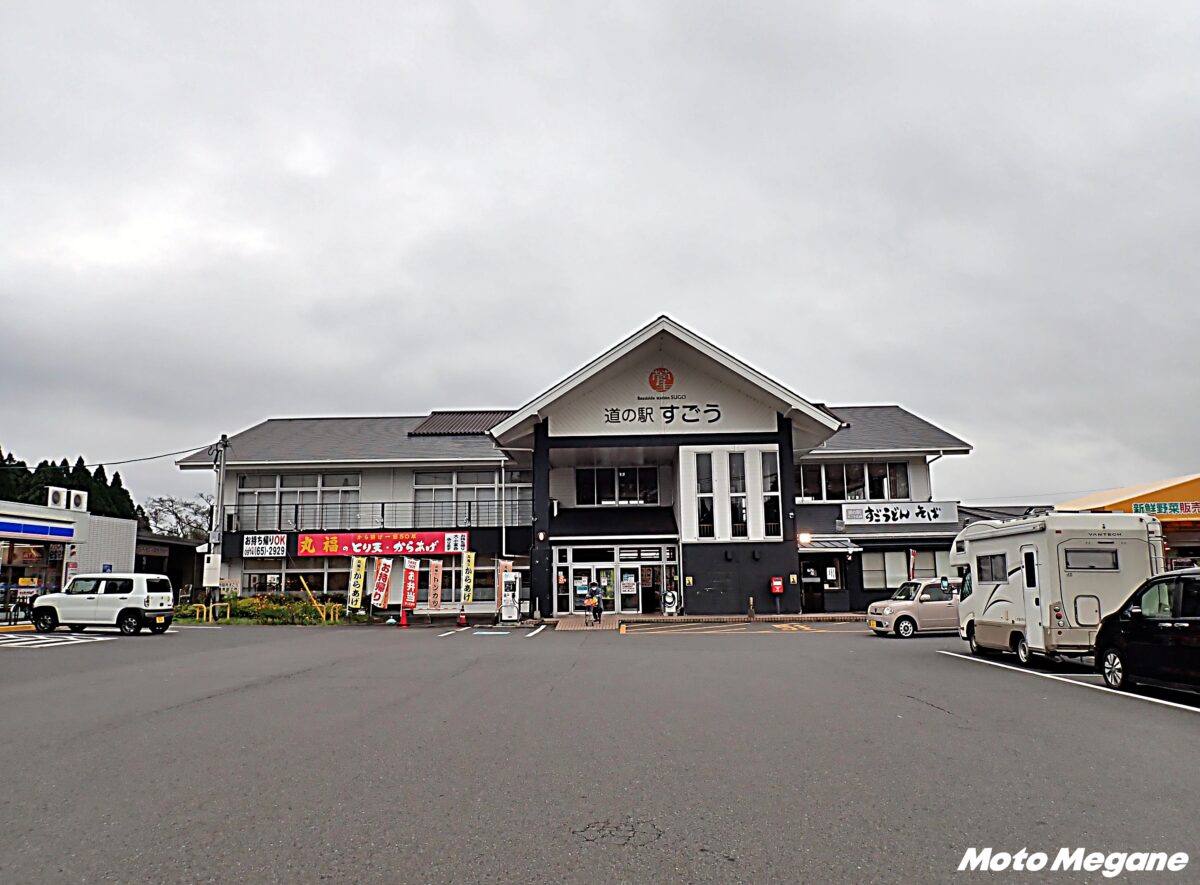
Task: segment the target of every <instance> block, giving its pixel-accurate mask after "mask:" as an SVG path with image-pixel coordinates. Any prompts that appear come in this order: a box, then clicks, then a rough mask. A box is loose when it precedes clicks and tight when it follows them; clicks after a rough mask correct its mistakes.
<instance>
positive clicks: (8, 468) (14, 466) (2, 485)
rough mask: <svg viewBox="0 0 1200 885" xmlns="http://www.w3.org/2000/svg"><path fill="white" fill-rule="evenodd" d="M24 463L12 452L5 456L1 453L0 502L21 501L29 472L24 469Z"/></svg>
mask: <svg viewBox="0 0 1200 885" xmlns="http://www.w3.org/2000/svg"><path fill="white" fill-rule="evenodd" d="M24 467H25V462H24V461H18V460H17V459H16V458H14V457H13V456H12V452H9V453H8V455H5V454H4V452H3V451H0V501H19V500H21V498H20V495H21V492H22V491H23V490H24V487H25V481H26V479H27V478H28V477H29V471H28V470H25V469H22V468H24Z"/></svg>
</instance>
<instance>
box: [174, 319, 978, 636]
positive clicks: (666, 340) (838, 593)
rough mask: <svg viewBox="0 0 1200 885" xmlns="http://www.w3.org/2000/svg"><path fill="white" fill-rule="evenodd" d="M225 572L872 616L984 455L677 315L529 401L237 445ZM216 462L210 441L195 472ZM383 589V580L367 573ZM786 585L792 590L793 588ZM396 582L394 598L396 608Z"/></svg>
mask: <svg viewBox="0 0 1200 885" xmlns="http://www.w3.org/2000/svg"><path fill="white" fill-rule="evenodd" d="M229 442H230V445H229V448H228V450H227V453H226V459H225V468H224V469H225V475H224V481H223V483H222V488H223V496H222V501H221V508H222V525H221V530H222V532H221V538H222V543H221V551H222V553H221V557H222V580H224V581H227V582H229V584H230V585H235V586H237V587H238V588H239V589H240V591H241V592H242V593H261V592H274V591H284V592H302V587H301V583H300V578H301V577H303V579H304V583H305V584H307V585H308V587H309V588H310V589H311V590H312V591H313V592H314V593H318V594H320V593H324V594H328V595H342V594H344V593H345V592H346V588H347V584H348V580H349V569H350V556H351V555H352V554H364V553H365V554H368V555H372V556H395V557H397V562H396V564H395V567H396V568H397V569H398V568H399V561H398V560H399V557H403V556H412V557H417V558H420V560H421V573H420V580H419V584H418V587H419V589H418V610H421V609H422V608H423V607H424V606H425V605H427V603H428V566H429V563H430V562H431V561H434V560H437V561H441V563H442V566H443V602H442V605H443V607H445V608H452V609H453V610H455V611H457V610H458V607H459V604H460V600H461V595H460V593H461V588H462V562H463V556H462V554H461V553H459V552H457V548H458V546H460V545H465V546H466V547H468V548H469V549H470V550H471V551H473V552H474V553H475V563H476V571H475V581H474V601H473V602H472V604H471V605H468V606H467V609H468V611H471V610H472V609H475V610H489V609H494V608H495V588H496V571H497V568H498V567H499V565H500V563H503V562H510V563H512V568H513V570H514V571H516V572H518V573H519V574H520V575H521V577H522V586H523V587H524V588H528V591H529V597H530V600H531V602H530V608H531V610H532V609H536V610H537V611H540V613H541V614H543V615H565V614H570V613H575V612H579V611H582V600H583V590H584V589H585V588H586V587H587V585H588V584H590V583H592V582H595V583H597V584H599V585H600V586H601V588H602V592H603V595H604V597H605V609H606V611H609V612H618V613H625V614H629V613H650V612H656V611H659V610H661V606H662V598H663V594H664V593H665V592H666V591H668V590H675V591H680V592H681V593H682V597H683V607H684V609H685V610H686V611H687V612H688V613H692V614H730V613H743V612H745V611H746V610H747V607H748V604H749V599H750V598H751V597H753V598H754V604H755V608H756V610H758V611H760V612H768V611H774V610H775V598H776V597H775V596H774V595H773V594H772V578H779V579H781V582H782V593H781V594H779V597H778V598H779V602H780V606H781V609H782V611H784V612H796V611H800V610H801V607H802V606H803V608H804V610H805V611H822V610H829V611H838V610H850V609H861V608H863V607H865V606H866V604H867V603H868V602H870V601H872V600H874V599H878V598H881V597H882V596H884V595H885V594H886V593H887V592H889V590H890V589H894V588H895V587H896V586H898V585H899V584H900V583H901V582H902V581H904V580H906V579H908V577H909V575H910V574H913V573H915V574H916V575H918V576H925V575H929V576H933V575H936V574H939V573H947V572H948V564H947V557H948V551H949V547H950V542H951V540H952V539H953V537H954V535H955V533H956V532H957V530H958V527H959V515H958V510H957V502H955V501H939V500H935V498H934V495H933V487H932V482H931V478H930V465H931V464H932V463H933V462H934V461H936V460H937V459H938V458H940V457H942V456H944V455H958V454H967V453H968V452H969V451H970V446H969V445H968V444H967V443H965V442H963V441H962V440H961V439H958V438H957V437H955V436H953V435H951V434H950V433H948V432H946V431H944V430H942V429H940V428H938V427H935V426H934V425H932V424H930V423H929V422H928V421H925V420H924V419H922V418H919V417H917V416H916V415H914V414H912V413H910V412H907V411H905V410H904V409H902V408H900V407H899V406H894V405H887V406H854V407H828V406H825V405H822V404H820V403H815V402H812V401H809V400H807V399H805V398H804V397H802V396H800V395H799V394H798V393H796V392H794V391H793V390H791V389H790V388H788V387H785V386H784V385H783V384H781V383H780V382H779V381H776V380H775V379H773V378H770V377H768V376H766V375H764V374H763V373H761V372H759V371H757V370H756V369H754V368H752V367H750V366H748V365H747V364H745V363H744V362H742V361H741V360H739V359H737V358H736V357H734V356H732V355H731V354H729V353H728V352H726V351H724V350H722V349H721V348H719V347H718V346H717V345H715V344H713V343H712V342H710V341H708V340H706V339H704V338H702V337H700V336H699V335H697V334H695V333H693V332H692V331H690V330H688V329H686V328H684V327H683V326H681V325H679V324H678V323H676V322H674V321H673V320H671V319H669V318H667V317H665V316H664V317H659V318H658V319H656V320H655V321H653V322H652V323H650V324H649V325H647V326H645V327H644V328H642V329H639V330H638V331H637V332H635V333H634V334H633V335H631V336H629V337H628V338H626V339H625V340H624V341H621V342H620V343H618V344H617V345H616V346H614V347H612V348H611V349H610V350H608V351H606V352H605V353H603V354H601V355H600V356H598V357H597V358H596V359H594V360H592V361H591V362H589V363H588V364H587V365H585V366H583V367H582V368H580V369H579V370H577V371H576V372H574V373H572V374H571V375H569V376H568V377H567V378H564V379H563V380H561V381H559V382H558V383H557V384H555V385H554V386H552V387H550V388H549V389H547V390H545V391H543V392H542V393H540V394H538V395H537V396H535V397H534V398H533V399H531V400H530V401H529V402H527V403H526V404H525V405H523V406H521V407H520V408H518V409H515V410H513V409H498V410H485V411H445V412H443V411H437V412H433V413H432V414H428V415H411V416H398V417H354V418H282V419H270V420H267V421H264V422H263V423H261V424H258V425H256V426H254V427H251V428H249V429H248V430H245V431H243V432H241V433H238V434H236V435H234V436H232V437H230V440H229ZM178 465H179V467H180V468H182V469H185V470H212V469H213V459H212V456H211V455H209V454H208V452H207V451H201V452H196V453H194V454H192V455H190V456H188V457H186V458H183V459H182V460H181V461H179V462H178ZM369 583H370V582H369V580H368V585H369ZM776 586H778V585H776ZM394 598H395V594H393V599H394Z"/></svg>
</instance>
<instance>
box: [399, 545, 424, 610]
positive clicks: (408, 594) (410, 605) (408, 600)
mask: <svg viewBox="0 0 1200 885" xmlns="http://www.w3.org/2000/svg"><path fill="white" fill-rule="evenodd" d="M420 568H421V560H419V559H410V558H409V557H407V556H406V557H404V584H403V586H404V608H406V609H408V610H409V611H412V610H413V609H414V608H416V607H417V572H418V571H419V570H420Z"/></svg>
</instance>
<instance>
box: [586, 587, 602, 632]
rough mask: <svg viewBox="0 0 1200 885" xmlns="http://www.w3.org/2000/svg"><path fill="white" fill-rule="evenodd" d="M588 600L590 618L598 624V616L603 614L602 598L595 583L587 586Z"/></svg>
mask: <svg viewBox="0 0 1200 885" xmlns="http://www.w3.org/2000/svg"><path fill="white" fill-rule="evenodd" d="M588 599H590V600H591V609H592V618H593V619H594V620H595V621H596V623H597V624H599V623H600V616H601V615H603V614H604V596H603V594H602V593H601V592H600V585H599V584H597V583H596V582H595V581H592V583H590V584H588Z"/></svg>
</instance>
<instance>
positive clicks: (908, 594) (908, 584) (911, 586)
mask: <svg viewBox="0 0 1200 885" xmlns="http://www.w3.org/2000/svg"><path fill="white" fill-rule="evenodd" d="M920 588H921V585H920V584H918V583H917V582H916V581H905V582H904V583H903V584H901V585H900V589H899V590H897V591H896V592H895V593H893V594H892V599H916V598H917V590H919V589H920Z"/></svg>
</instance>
